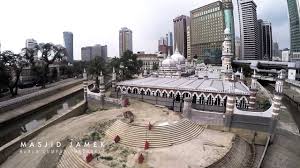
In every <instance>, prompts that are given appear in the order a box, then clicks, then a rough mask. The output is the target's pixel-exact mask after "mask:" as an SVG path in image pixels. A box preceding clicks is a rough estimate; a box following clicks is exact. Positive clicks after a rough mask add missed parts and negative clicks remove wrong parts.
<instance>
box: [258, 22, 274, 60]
mask: <svg viewBox="0 0 300 168" xmlns="http://www.w3.org/2000/svg"><path fill="white" fill-rule="evenodd" d="M257 22H258V37H259V54H258V57H259V59H262V60H269V61H271V60H272V56H273V37H272V26H271V23H270V22H267V21H262V20H258V21H257Z"/></svg>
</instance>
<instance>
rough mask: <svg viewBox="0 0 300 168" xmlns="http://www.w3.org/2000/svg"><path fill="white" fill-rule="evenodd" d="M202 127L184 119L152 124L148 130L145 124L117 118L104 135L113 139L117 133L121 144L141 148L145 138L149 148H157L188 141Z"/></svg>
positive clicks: (194, 136)
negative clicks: (170, 122)
mask: <svg viewBox="0 0 300 168" xmlns="http://www.w3.org/2000/svg"><path fill="white" fill-rule="evenodd" d="M204 129H205V127H203V126H200V125H198V124H196V123H194V122H192V121H189V120H186V119H183V120H180V121H179V122H177V123H174V124H170V125H165V126H154V127H153V128H152V130H150V131H149V130H148V128H147V126H139V125H130V124H128V123H125V122H122V121H120V120H118V121H116V122H115V123H114V124H112V126H111V127H110V128H109V129H108V130H107V131H106V136H107V137H109V138H110V139H113V138H114V137H115V136H116V135H119V136H120V138H121V140H120V143H121V144H124V145H127V146H132V147H139V148H143V147H144V143H145V141H146V140H147V141H148V142H149V147H150V148H159V147H166V146H170V145H174V144H180V143H184V142H187V141H190V140H191V139H193V138H196V137H197V136H199V135H200V134H201V133H202V132H203V130H204Z"/></svg>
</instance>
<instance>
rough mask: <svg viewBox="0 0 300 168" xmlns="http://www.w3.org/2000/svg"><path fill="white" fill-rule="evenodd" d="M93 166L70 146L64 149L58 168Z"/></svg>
mask: <svg viewBox="0 0 300 168" xmlns="http://www.w3.org/2000/svg"><path fill="white" fill-rule="evenodd" d="M70 167H72V168H93V167H92V166H90V165H89V164H88V163H86V162H85V161H84V160H83V159H82V158H81V157H80V156H79V155H78V154H77V153H76V152H75V149H74V147H72V146H69V147H67V148H66V149H65V150H64V154H63V156H62V157H61V159H60V161H59V163H58V165H57V168H70Z"/></svg>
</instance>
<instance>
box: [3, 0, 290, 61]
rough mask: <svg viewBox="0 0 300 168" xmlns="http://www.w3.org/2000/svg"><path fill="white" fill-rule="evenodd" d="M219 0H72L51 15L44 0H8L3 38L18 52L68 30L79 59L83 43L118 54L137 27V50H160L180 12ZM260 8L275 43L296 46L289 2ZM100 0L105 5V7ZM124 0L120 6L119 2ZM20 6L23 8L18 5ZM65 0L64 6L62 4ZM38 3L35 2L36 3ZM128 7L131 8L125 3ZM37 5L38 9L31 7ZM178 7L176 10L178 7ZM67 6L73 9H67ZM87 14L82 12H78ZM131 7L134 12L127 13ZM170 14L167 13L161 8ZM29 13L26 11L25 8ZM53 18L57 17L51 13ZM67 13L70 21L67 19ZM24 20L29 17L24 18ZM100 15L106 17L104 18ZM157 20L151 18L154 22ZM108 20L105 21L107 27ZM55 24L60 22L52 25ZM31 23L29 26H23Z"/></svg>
mask: <svg viewBox="0 0 300 168" xmlns="http://www.w3.org/2000/svg"><path fill="white" fill-rule="evenodd" d="M214 1H215V0H206V1H196V0H189V1H179V0H175V1H171V0H166V1H163V2H160V3H158V1H156V0H154V1H151V2H149V1H130V2H123V1H116V0H113V1H109V2H97V1H89V2H88V3H87V2H85V3H84V2H72V5H71V8H68V9H66V8H64V6H66V5H69V3H68V1H62V2H61V1H54V2H53V3H51V4H49V8H54V7H56V10H55V12H53V13H52V12H47V13H45V12H44V11H43V10H42V9H43V8H42V6H41V5H39V4H40V3H38V1H35V0H30V1H26V2H23V1H18V0H13V1H7V2H3V3H2V6H3V9H2V10H1V11H0V14H1V15H2V16H5V15H7V14H8V13H10V17H5V18H1V21H2V23H6V24H4V25H9V26H3V27H2V28H1V32H0V42H1V45H2V51H3V50H13V51H15V52H19V51H20V49H21V48H23V47H24V42H25V40H26V39H28V38H34V39H35V40H37V41H38V42H53V43H56V44H63V38H62V37H61V34H62V32H64V31H71V32H73V34H74V59H75V60H78V59H80V57H81V53H80V50H81V47H83V46H89V45H93V44H98V43H100V44H102V43H103V44H107V45H108V56H110V57H112V56H118V55H119V54H118V52H119V51H118V48H119V42H118V31H119V29H120V28H121V27H124V26H126V27H129V28H130V29H131V30H132V31H133V49H134V52H137V51H145V52H147V53H149V52H152V53H153V52H155V51H157V39H158V38H159V37H160V36H161V35H162V34H163V33H164V32H168V31H171V32H173V29H174V28H173V22H172V19H174V18H175V17H177V16H179V15H182V14H183V15H187V16H189V13H190V11H191V10H193V9H195V8H197V7H200V6H203V5H206V4H208V3H211V2H214ZM255 2H256V4H257V6H258V8H257V13H258V18H261V19H263V20H268V21H270V22H271V23H272V27H273V41H274V42H276V41H278V42H279V46H280V48H281V49H283V48H287V47H288V48H290V44H289V20H288V11H287V2H286V0H278V1H277V3H279V4H278V5H279V6H283V7H281V8H280V10H274V9H273V6H272V3H273V2H272V1H271V0H255ZM98 3H101V5H99V4H98ZM116 3H118V5H116ZM170 3H171V4H172V5H171V7H169V8H165V6H170V5H163V4H170ZM233 3H234V15H235V30H236V36H239V27H238V24H239V22H238V17H237V6H236V0H233ZM14 4H18V6H16V5H14ZM57 4H60V5H61V6H58V5H57ZM30 5H32V6H30ZM124 6H125V7H124ZM30 7H32V8H33V9H34V10H32V11H30V10H28V9H30ZM126 7H127V8H126ZM12 8H14V10H18V11H20V12H18V14H11V12H9V11H10V10H11V9H12ZM174 9H175V10H174ZM66 10H67V11H66ZM79 10H80V11H83V12H80V13H78V12H76V11H79ZM111 10H114V11H118V12H115V13H114V14H112V15H110V16H109V17H106V18H105V17H104V18H103V19H102V18H101V19H102V21H101V22H100V23H96V22H95V20H96V19H97V17H99V16H103V15H105V14H106V13H110V12H111ZM128 10H129V12H127V11H128ZM163 10H165V11H167V12H164V15H161V11H163ZM22 11H24V12H22ZM22 13H27V15H31V16H32V15H37V18H38V19H34V20H32V23H29V22H28V20H27V19H25V17H23V16H22V15H21V14H22ZM50 16H51V17H50ZM62 16H63V17H67V18H68V19H67V20H66V19H62ZM43 17H45V18H53V17H54V18H57V20H55V21H53V20H50V19H49V20H47V19H43V20H42V19H39V18H43ZM23 18H24V19H23ZM99 19H100V18H99ZM149 21H151V22H149ZM102 23H105V26H103V24H102ZM51 24H55V26H49V25H51ZM23 25H26V26H23Z"/></svg>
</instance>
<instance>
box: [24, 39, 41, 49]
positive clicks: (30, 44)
mask: <svg viewBox="0 0 300 168" xmlns="http://www.w3.org/2000/svg"><path fill="white" fill-rule="evenodd" d="M37 44H38V43H37V42H36V40H34V39H27V40H26V42H25V47H26V48H31V49H32V48H34V47H35V46H37Z"/></svg>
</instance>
